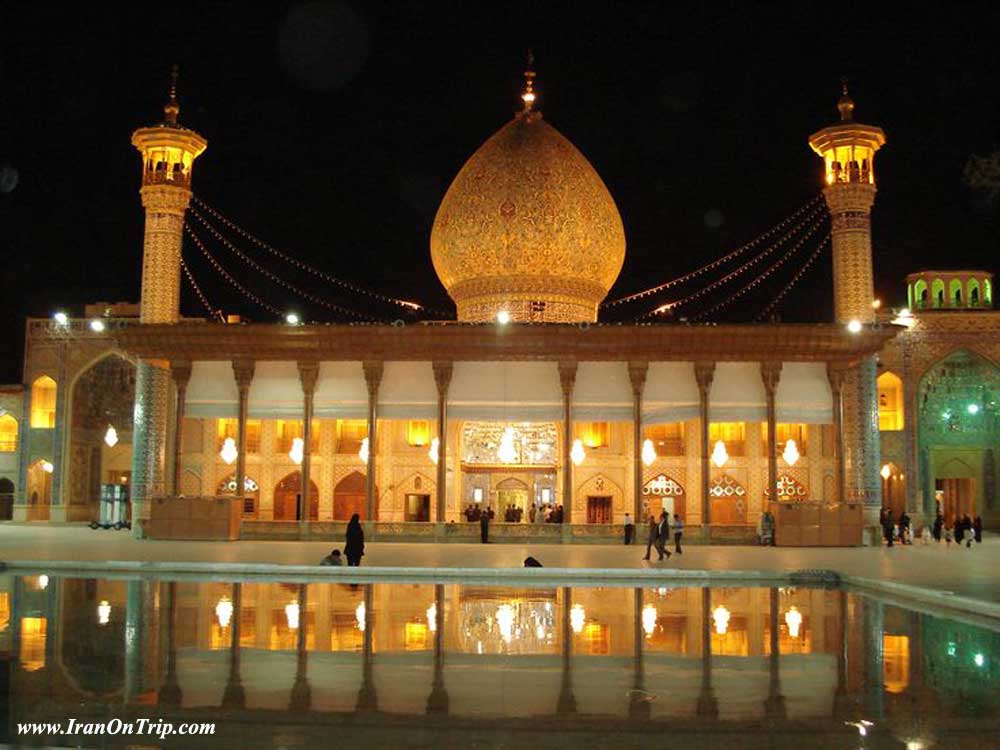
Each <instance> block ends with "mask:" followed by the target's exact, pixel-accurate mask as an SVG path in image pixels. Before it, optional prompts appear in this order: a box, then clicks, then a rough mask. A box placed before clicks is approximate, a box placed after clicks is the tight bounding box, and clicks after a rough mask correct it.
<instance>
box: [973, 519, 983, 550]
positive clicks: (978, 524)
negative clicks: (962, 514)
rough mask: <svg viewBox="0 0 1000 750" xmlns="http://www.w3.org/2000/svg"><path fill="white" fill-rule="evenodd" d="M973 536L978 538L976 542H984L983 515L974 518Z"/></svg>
mask: <svg viewBox="0 0 1000 750" xmlns="http://www.w3.org/2000/svg"><path fill="white" fill-rule="evenodd" d="M972 536H973V538H974V539H975V540H976V544H982V543H983V517H982V516H976V517H975V518H973V519H972Z"/></svg>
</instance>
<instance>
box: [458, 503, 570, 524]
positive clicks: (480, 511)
mask: <svg viewBox="0 0 1000 750" xmlns="http://www.w3.org/2000/svg"><path fill="white" fill-rule="evenodd" d="M464 513H465V520H466V521H468V522H469V523H475V522H476V521H480V522H481V521H482V519H483V516H487V517H488V521H492V520H493V519H494V518H496V512H495V511H494V510H493V508H492V507H486V508H482V507H480V506H479V505H473V504H472V503H469V505H468V506H467V507H466V509H465V511H464ZM524 515H525V513H524V508H522V507H520V506H518V505H508V506H507V507H506V508H505V509H504V512H503V520H504V521H505V522H506V523H523V522H524ZM527 515H528V523H562V522H563V507H562V506H561V505H541V506H535V505H531V506H529V507H528V514H527Z"/></svg>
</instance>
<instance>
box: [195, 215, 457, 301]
mask: <svg viewBox="0 0 1000 750" xmlns="http://www.w3.org/2000/svg"><path fill="white" fill-rule="evenodd" d="M193 203H194V204H195V205H193V206H192V207H191V209H190V210H191V212H192V213H194V214H195V215H196V216H197V217H198V218H199V219H200V220H201V221H202V223H207V222H206V220H205V217H204V216H202V215H200V213H199V212H198V208H199V207H200V208H202V209H204V210H205V211H207V212H208V213H209V214H210V215H211V216H212V217H213V218H214V219H216V220H217V221H220V222H222V223H223V224H224V225H225V226H226V227H227V228H228V229H230V230H232V231H233V232H235V233H236V234H238V235H239V236H241V237H243V238H244V239H245V240H247V241H249V242H251V243H253V244H254V245H256V246H257V247H259V248H261V249H262V250H264V251H266V252H268V253H270V254H271V255H273V256H275V257H276V258H279V259H280V260H283V261H285V262H286V263H289V264H290V265H293V266H295V267H296V268H298V269H299V270H301V271H304V272H306V273H308V274H311V275H312V276H315V277H317V278H319V279H322V280H323V281H327V282H329V283H331V284H335V285H337V286H339V287H341V288H342V289H347V290H349V291H351V292H354V293H355V294H360V295H363V296H366V297H370V298H372V299H375V300H378V301H379V302H383V303H386V304H390V305H396V306H397V307H402V308H404V309H406V310H408V311H410V312H416V311H423V312H425V313H430V314H432V315H441V316H444V317H450V316H451V315H452V313H450V312H448V311H446V310H438V309H435V308H432V307H426V306H424V305H421V304H419V303H417V302H411V301H409V300H404V299H398V298H396V297H390V296H388V295H386V294H380V293H378V292H373V291H371V290H370V289H365V288H363V287H360V286H357V285H356V284H352V283H350V282H349V281H344V280H343V279H339V278H337V277H336V276H331V275H330V274H328V273H326V272H325V271H321V270H319V269H318V268H315V267H314V266H311V265H309V264H308V263H305V262H303V261H301V260H299V259H298V258H295V257H293V256H291V255H289V254H288V253H285V252H283V251H281V250H279V249H278V248H276V247H274V246H273V245H270V244H268V243H267V242H264V240H262V239H260V238H258V237H256V236H254V235H252V234H250V233H249V232H247V231H246V230H245V229H243V228H242V227H240V226H239V225H238V224H236V223H235V222H233V221H232V220H231V219H229V218H228V217H226V216H224V215H223V214H222V213H220V212H219V211H218V210H217V209H215V208H213V207H212V206H210V205H208V204H207V203H205V201H203V200H201V199H200V198H199V197H198V196H193Z"/></svg>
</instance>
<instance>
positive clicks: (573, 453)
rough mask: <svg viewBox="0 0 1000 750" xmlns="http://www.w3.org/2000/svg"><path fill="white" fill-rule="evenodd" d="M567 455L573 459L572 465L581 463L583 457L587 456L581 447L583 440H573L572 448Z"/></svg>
mask: <svg viewBox="0 0 1000 750" xmlns="http://www.w3.org/2000/svg"><path fill="white" fill-rule="evenodd" d="M569 457H570V459H572V461H573V465H574V466H579V465H580V464H582V463H583V459H585V458H586V457H587V452H586V451H585V450H584V449H583V441H582V440H580V439H576V440H574V441H573V448H572V449H571V450H570V452H569Z"/></svg>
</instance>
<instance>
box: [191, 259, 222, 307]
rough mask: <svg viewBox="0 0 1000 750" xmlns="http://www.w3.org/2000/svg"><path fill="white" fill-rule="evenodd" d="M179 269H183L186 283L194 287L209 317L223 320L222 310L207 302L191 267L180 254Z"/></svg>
mask: <svg viewBox="0 0 1000 750" xmlns="http://www.w3.org/2000/svg"><path fill="white" fill-rule="evenodd" d="M181 270H182V271H184V276H185V277H187V280H188V283H189V284H190V285H191V288H192V289H194V292H195V294H197V295H198V299H199V300H201V304H202V307H204V308H205V310H206V311H208V314H209V317H212V318H219V319H220V320H222V321H223V322H225V318H223V316H222V312H221V311H220V310H216V309H215V308H214V307H212V306H211V305H210V304H209V302H208V297H206V296H205V293H204V292H203V291H202V290H201V287H200V286H198V282H197V281H195V280H194V274H193V273H191V269H190V268H189V267H188V264H187V263H185V262H184V257H183V256H181Z"/></svg>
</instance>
